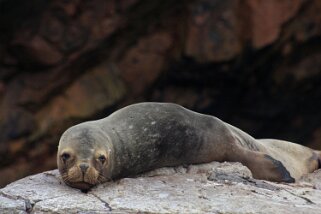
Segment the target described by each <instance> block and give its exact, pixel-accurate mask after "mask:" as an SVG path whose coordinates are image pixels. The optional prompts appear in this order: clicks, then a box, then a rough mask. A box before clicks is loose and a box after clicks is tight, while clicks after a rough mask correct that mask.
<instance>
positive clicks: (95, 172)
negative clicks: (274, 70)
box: [57, 103, 321, 191]
mask: <svg viewBox="0 0 321 214" xmlns="http://www.w3.org/2000/svg"><path fill="white" fill-rule="evenodd" d="M320 160H321V153H320V152H319V151H315V150H312V149H310V148H307V147H304V146H301V145H298V144H294V143H290V142H286V141H281V140H274V139H263V140H258V139H254V138H253V137H251V136H250V135H249V134H247V133H245V132H243V131H241V130H240V129H238V128H236V127H234V126H232V125H230V124H228V123H225V122H223V121H221V120H220V119H218V118H216V117H214V116H210V115H204V114H200V113H197V112H193V111H191V110H188V109H186V108H184V107H182V106H179V105H177V104H172V103H138V104H133V105H130V106H127V107H125V108H122V109H120V110H118V111H116V112H114V113H113V114H111V115H110V116H108V117H106V118H104V119H100V120H96V121H89V122H84V123H81V124H78V125H76V126H73V127H71V128H69V129H68V130H66V131H65V133H64V134H63V135H62V136H61V139H60V142H59V146H58V154H57V163H58V168H59V171H60V173H61V175H62V178H63V180H64V182H65V183H66V184H67V185H69V186H71V187H75V188H78V189H81V190H83V191H87V190H88V189H90V188H91V187H93V186H95V185H96V184H99V183H103V182H106V181H110V180H112V179H118V178H122V177H126V176H133V175H137V174H139V173H142V172H145V171H149V170H152V169H156V168H160V167H165V166H167V167H168V166H177V165H182V164H200V163H207V162H211V161H220V162H222V161H231V162H241V163H242V164H244V165H245V166H247V167H248V168H249V169H250V170H251V172H252V174H253V177H254V178H257V179H265V180H270V181H276V182H294V181H295V179H299V178H300V177H301V176H302V175H304V174H306V173H309V172H312V171H314V170H316V169H318V168H320V165H321V163H320V162H321V161H320Z"/></svg>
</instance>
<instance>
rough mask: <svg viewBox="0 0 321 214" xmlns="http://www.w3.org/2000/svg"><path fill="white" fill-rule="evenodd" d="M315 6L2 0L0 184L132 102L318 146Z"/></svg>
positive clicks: (203, 0) (51, 157)
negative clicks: (65, 136)
mask: <svg viewBox="0 0 321 214" xmlns="http://www.w3.org/2000/svg"><path fill="white" fill-rule="evenodd" d="M320 11H321V3H320V2H319V1H317V0H292V1H288V0H271V1H265V0H245V1H240V0H227V1H217V0H180V1H175V2H173V1H169V0H163V1H148V0H124V1H117V0H108V1H104V0H93V1H86V2H83V1H76V0H68V1H65V0H54V1H38V0H31V1H28V3H25V2H24V1H20V0H19V1H15V2H13V1H9V0H1V1H0V32H1V33H0V39H1V40H0V105H1V108H0V115H1V116H0V130H1V132H0V174H1V175H2V176H1V178H0V185H4V184H5V183H7V182H9V181H12V180H14V179H17V178H20V177H23V176H25V175H27V174H31V173H35V172H38V171H42V170H46V169H52V168H55V167H56V161H55V154H56V149H57V145H58V140H59V137H60V135H61V133H62V132H63V131H64V130H65V129H66V128H67V127H69V126H71V125H73V124H76V123H79V122H81V121H85V120H89V119H96V118H101V117H105V116H107V115H108V114H109V113H111V112H113V111H114V110H116V109H118V108H120V107H122V106H125V105H127V104H130V103H134V102H139V101H165V102H175V103H178V104H182V105H184V106H185V107H188V108H191V109H193V110H196V111H199V112H203V113H208V114H213V115H215V116H217V117H219V118H221V119H223V120H225V121H226V122H229V123H231V124H233V125H235V126H237V127H239V128H241V129H243V130H245V131H247V132H248V133H250V134H251V135H253V136H254V137H258V138H280V139H285V140H290V141H294V142H298V143H301V144H304V145H307V146H311V147H313V148H318V149H321V120H320V119H321V114H320V109H321V102H320V101H319V100H321V99H320V98H321V84H320V81H321V78H320V77H321V69H320V67H321V28H320V26H321V15H320V14H321V13H320Z"/></svg>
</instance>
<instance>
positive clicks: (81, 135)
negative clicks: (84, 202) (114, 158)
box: [57, 123, 112, 191]
mask: <svg viewBox="0 0 321 214" xmlns="http://www.w3.org/2000/svg"><path fill="white" fill-rule="evenodd" d="M108 145H110V140H109V138H108V136H106V134H104V132H103V131H102V130H101V129H100V128H99V127H97V126H93V125H92V124H86V123H84V124H79V125H77V126H73V127H71V128H69V129H68V130H67V131H66V132H65V133H64V134H63V135H62V136H61V138H60V141H59V146H58V153H57V164H58V169H59V172H60V174H61V176H62V179H63V180H64V182H65V183H66V184H67V185H69V186H71V187H74V188H77V189H80V190H82V191H88V190H89V189H90V188H92V187H93V186H95V185H96V184H99V183H103V182H106V181H108V180H110V174H111V168H112V163H111V150H112V148H111V146H108Z"/></svg>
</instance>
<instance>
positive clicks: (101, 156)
mask: <svg viewBox="0 0 321 214" xmlns="http://www.w3.org/2000/svg"><path fill="white" fill-rule="evenodd" d="M98 160H99V161H100V162H101V163H102V164H104V163H105V161H106V157H105V156H104V155H100V156H99V157H98Z"/></svg>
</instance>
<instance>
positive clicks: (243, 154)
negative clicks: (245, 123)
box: [229, 148, 295, 183]
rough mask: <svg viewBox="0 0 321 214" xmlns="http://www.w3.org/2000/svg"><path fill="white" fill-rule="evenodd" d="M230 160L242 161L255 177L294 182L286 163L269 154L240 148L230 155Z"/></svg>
mask: <svg viewBox="0 0 321 214" xmlns="http://www.w3.org/2000/svg"><path fill="white" fill-rule="evenodd" d="M229 161H232V162H241V163H242V164H243V165H245V166H247V167H248V168H249V169H250V170H251V172H252V175H253V177H254V178H256V179H262V180H269V181H275V182H286V183H293V182H295V179H294V178H293V177H292V176H291V175H290V173H289V171H288V170H287V169H286V168H285V167H284V165H283V164H282V163H281V162H280V161H278V160H276V159H274V158H272V157H271V156H269V155H268V154H265V153H262V152H257V151H251V150H248V149H243V148H239V149H237V150H234V154H233V155H231V156H230V157H229Z"/></svg>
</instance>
